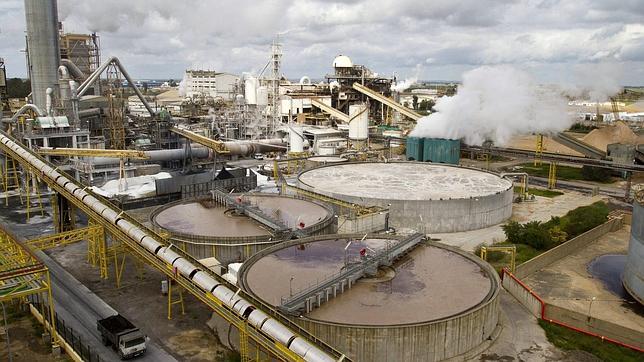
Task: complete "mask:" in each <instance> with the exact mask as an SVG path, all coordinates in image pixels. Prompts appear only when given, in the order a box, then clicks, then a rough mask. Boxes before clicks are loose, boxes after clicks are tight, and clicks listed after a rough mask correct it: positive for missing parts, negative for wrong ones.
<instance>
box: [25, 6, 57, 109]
mask: <svg viewBox="0 0 644 362" xmlns="http://www.w3.org/2000/svg"><path fill="white" fill-rule="evenodd" d="M57 6H58V2H57V0H48V1H43V0H25V16H26V19H27V54H28V59H29V77H30V79H31V93H32V98H33V104H35V105H36V106H37V107H38V108H40V109H45V108H46V106H47V98H46V93H45V92H46V91H47V88H51V89H53V90H54V95H55V96H56V97H57V96H58V94H59V93H58V76H57V72H58V66H59V65H60V49H59V47H58V8H57Z"/></svg>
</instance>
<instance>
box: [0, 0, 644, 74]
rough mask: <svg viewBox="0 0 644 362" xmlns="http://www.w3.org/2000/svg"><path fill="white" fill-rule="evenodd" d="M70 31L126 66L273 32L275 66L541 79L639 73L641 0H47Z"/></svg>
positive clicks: (259, 59) (255, 62) (225, 67)
mask: <svg viewBox="0 0 644 362" xmlns="http://www.w3.org/2000/svg"><path fill="white" fill-rule="evenodd" d="M58 7H59V18H60V20H62V21H63V22H64V25H65V29H66V30H67V31H69V32H91V31H96V32H98V33H99V35H100V36H101V43H102V54H103V57H104V58H105V57H106V56H108V55H116V56H118V57H119V58H120V59H121V60H122V62H123V63H124V64H125V66H126V67H127V68H128V70H129V72H130V74H132V76H133V77H135V78H139V79H142V78H180V77H181V74H182V72H183V70H185V69H186V68H189V67H192V68H206V69H215V70H217V71H228V72H235V73H241V72H257V71H259V70H261V68H262V67H263V66H264V65H265V64H266V62H267V61H268V57H269V51H270V42H271V41H272V39H273V38H274V37H275V35H276V34H278V33H279V34H281V42H282V43H283V47H284V58H283V72H284V74H285V75H286V76H287V77H289V78H299V77H300V76H302V75H309V76H310V77H311V78H320V77H322V76H323V75H324V74H326V73H329V72H330V71H331V63H332V61H333V58H334V56H336V55H338V54H345V55H349V56H350V57H351V58H352V60H353V61H354V62H355V63H357V64H365V65H367V66H368V67H369V68H371V69H372V70H374V71H376V72H379V73H381V74H392V73H394V72H395V73H396V74H398V75H399V77H403V78H404V77H412V76H414V75H416V74H417V73H418V75H419V77H420V79H432V80H435V79H442V80H460V79H461V74H462V73H463V72H464V71H466V70H469V69H472V68H476V67H478V66H481V65H486V64H511V65H516V66H518V67H520V68H523V69H526V70H528V71H529V72H531V73H532V74H534V75H535V76H536V77H537V78H538V79H539V80H540V81H543V82H561V81H566V82H568V81H572V80H573V79H572V78H571V77H573V74H575V69H577V68H579V67H582V68H583V67H593V65H594V64H611V66H610V67H606V66H603V67H602V68H601V69H607V70H606V72H607V74H604V76H610V77H617V78H619V79H620V81H621V83H622V84H634V85H644V24H643V21H644V20H643V19H644V1H642V0H516V1H514V0H497V1H494V0H434V1H421V0H355V1H354V0H336V1H323V0H267V1H255V0H194V1H193V0H185V1H178V0H109V1H108V0H58ZM0 17H1V20H0V57H4V58H5V61H6V63H7V70H8V73H9V75H10V76H24V75H25V74H26V72H25V65H24V63H25V61H24V55H23V53H21V49H23V48H24V29H25V16H24V9H23V1H22V0H0Z"/></svg>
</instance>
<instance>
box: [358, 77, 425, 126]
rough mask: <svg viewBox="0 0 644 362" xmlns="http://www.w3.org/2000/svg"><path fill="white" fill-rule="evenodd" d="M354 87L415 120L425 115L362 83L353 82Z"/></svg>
mask: <svg viewBox="0 0 644 362" xmlns="http://www.w3.org/2000/svg"><path fill="white" fill-rule="evenodd" d="M353 89H355V90H357V91H358V92H360V93H362V94H364V95H366V96H367V97H370V98H373V99H375V100H377V101H378V102H380V103H382V104H384V105H387V106H389V107H391V108H393V109H395V110H397V111H398V112H400V113H401V114H403V115H405V116H407V117H409V118H411V119H413V120H414V121H418V120H419V119H421V118H422V117H423V116H422V115H420V114H418V113H416V112H414V111H412V110H411V109H409V108H407V107H405V106H403V105H402V104H400V103H398V102H396V101H394V100H393V99H391V98H388V97H385V96H383V95H382V94H380V93H378V92H375V91H373V90H371V89H369V88H367V87H365V86H363V85H362V84H360V83H353Z"/></svg>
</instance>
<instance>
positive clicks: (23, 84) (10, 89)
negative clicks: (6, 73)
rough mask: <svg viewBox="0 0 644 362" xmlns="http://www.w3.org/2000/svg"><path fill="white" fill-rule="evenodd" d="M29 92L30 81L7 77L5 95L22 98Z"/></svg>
mask: <svg viewBox="0 0 644 362" xmlns="http://www.w3.org/2000/svg"><path fill="white" fill-rule="evenodd" d="M29 93H31V82H29V79H25V80H23V79H20V78H10V79H7V97H9V98H24V97H26V96H28V95H29Z"/></svg>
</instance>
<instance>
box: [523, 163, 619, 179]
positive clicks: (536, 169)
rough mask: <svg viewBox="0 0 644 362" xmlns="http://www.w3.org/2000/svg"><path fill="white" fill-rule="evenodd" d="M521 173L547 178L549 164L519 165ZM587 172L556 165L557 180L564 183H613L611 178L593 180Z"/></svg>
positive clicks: (578, 168) (577, 168) (579, 168)
mask: <svg viewBox="0 0 644 362" xmlns="http://www.w3.org/2000/svg"><path fill="white" fill-rule="evenodd" d="M520 166H521V171H524V172H526V173H527V174H528V175H530V176H537V177H546V178H547V177H548V175H549V174H550V163H542V164H541V165H537V166H535V165H534V163H524V164H521V165H520ZM590 176H591V175H590V174H589V172H582V168H581V167H572V166H563V165H557V180H564V181H575V180H579V181H597V182H600V183H605V184H609V183H613V181H614V180H613V178H612V177H606V178H605V179H594V178H592V177H590Z"/></svg>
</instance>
